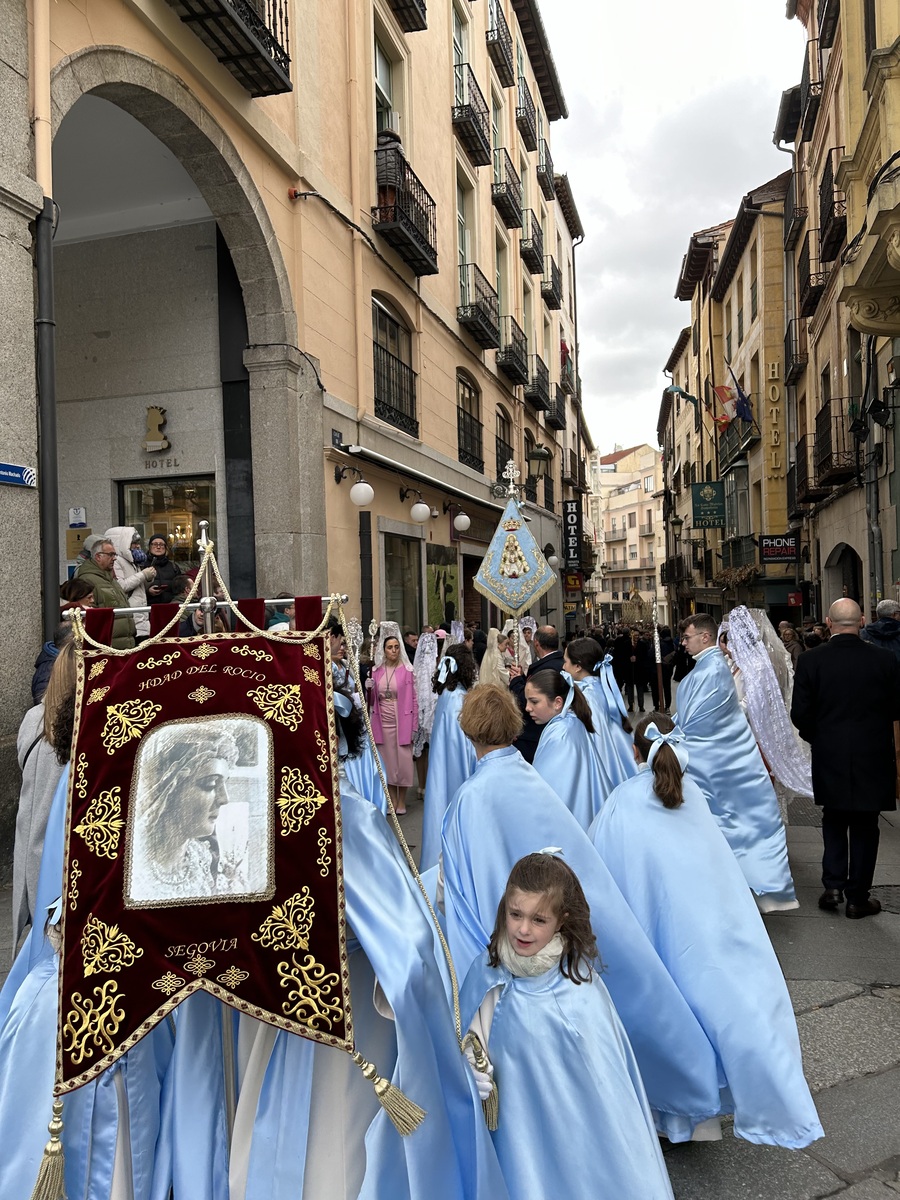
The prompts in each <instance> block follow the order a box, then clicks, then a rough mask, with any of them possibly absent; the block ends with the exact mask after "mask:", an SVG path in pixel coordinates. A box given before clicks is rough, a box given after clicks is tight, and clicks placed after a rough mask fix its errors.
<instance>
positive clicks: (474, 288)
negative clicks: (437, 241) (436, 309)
mask: <svg viewBox="0 0 900 1200" xmlns="http://www.w3.org/2000/svg"><path fill="white" fill-rule="evenodd" d="M456 319H457V321H459V323H460V325H463V326H465V328H466V329H467V330H468V331H469V333H470V334H471V335H472V337H473V338H474V339H475V341H476V342H477V343H478V345H479V346H481V347H482V348H483V349H485V350H492V349H496V348H497V347H498V346H499V345H500V301H499V298H498V296H497V293H496V292H495V291H494V289H493V288H492V287H491V285H490V284H489V283H488V281H487V279H486V278H485V276H484V275H483V274H482V272H481V271H479V269H478V267H476V265H475V264H474V263H466V264H465V265H464V266H461V267H460V268H459V307H458V308H457V310H456Z"/></svg>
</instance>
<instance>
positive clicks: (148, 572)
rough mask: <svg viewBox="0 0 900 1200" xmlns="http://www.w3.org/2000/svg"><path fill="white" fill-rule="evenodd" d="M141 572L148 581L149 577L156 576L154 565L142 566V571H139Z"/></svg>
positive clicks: (153, 577)
mask: <svg viewBox="0 0 900 1200" xmlns="http://www.w3.org/2000/svg"><path fill="white" fill-rule="evenodd" d="M141 574H142V575H143V577H144V578H145V579H146V580H147V582H148V583H149V582H150V580H151V579H155V578H156V567H144V569H143V571H141Z"/></svg>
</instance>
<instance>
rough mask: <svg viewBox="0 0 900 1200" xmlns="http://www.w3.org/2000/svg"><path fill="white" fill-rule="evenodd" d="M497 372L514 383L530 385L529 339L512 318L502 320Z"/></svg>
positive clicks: (502, 318)
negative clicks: (500, 372)
mask: <svg viewBox="0 0 900 1200" xmlns="http://www.w3.org/2000/svg"><path fill="white" fill-rule="evenodd" d="M497 370H498V371H502V372H503V374H504V375H505V376H506V378H507V379H509V380H511V381H512V382H513V383H528V338H526V336H525V334H524V332H523V331H522V330H521V329H520V328H519V326H518V324H517V323H516V321H515V320H514V319H513V318H512V317H501V318H500V349H499V350H498V351H497Z"/></svg>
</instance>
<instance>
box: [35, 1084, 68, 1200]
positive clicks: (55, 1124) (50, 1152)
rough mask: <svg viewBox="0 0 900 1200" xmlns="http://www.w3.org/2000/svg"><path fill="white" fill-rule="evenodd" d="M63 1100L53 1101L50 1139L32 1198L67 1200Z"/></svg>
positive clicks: (48, 1127) (49, 1128)
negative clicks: (63, 1140)
mask: <svg viewBox="0 0 900 1200" xmlns="http://www.w3.org/2000/svg"><path fill="white" fill-rule="evenodd" d="M62 1111H63V1102H62V1100H54V1101H53V1117H52V1119H51V1121H50V1124H49V1125H48V1126H47V1129H48V1131H49V1133H50V1141H49V1142H48V1143H47V1145H46V1146H45V1147H44V1156H43V1158H42V1159H41V1169H40V1171H38V1177H37V1183H35V1185H34V1191H33V1192H32V1193H31V1200H66V1179H65V1165H66V1164H65V1158H64V1156H63V1144H62V1137H61V1135H62V1130H63V1122H62Z"/></svg>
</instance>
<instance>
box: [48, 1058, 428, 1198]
mask: <svg viewBox="0 0 900 1200" xmlns="http://www.w3.org/2000/svg"><path fill="white" fill-rule="evenodd" d="M350 1057H351V1058H352V1059H353V1061H354V1062H355V1063H356V1065H357V1066H358V1067H359V1069H360V1070H361V1071H362V1073H363V1075H364V1076H365V1077H366V1079H368V1081H369V1083H371V1084H372V1086H373V1087H374V1089H375V1095H376V1096H377V1097H378V1103H379V1104H380V1105H381V1107H382V1108H383V1109H384V1111H385V1112H386V1113H387V1115H388V1116H389V1117H390V1118H391V1121H393V1123H394V1128H395V1129H396V1130H397V1132H398V1133H399V1134H400V1135H401V1136H402V1137H408V1136H409V1134H411V1133H413V1132H414V1131H415V1130H416V1129H418V1128H419V1126H420V1125H421V1124H422V1122H423V1121H424V1119H425V1109H424V1108H419V1106H418V1104H413V1102H412V1100H410V1099H409V1097H408V1096H404V1094H403V1092H401V1091H400V1089H399V1088H396V1087H394V1085H393V1084H392V1083H391V1082H390V1081H389V1080H387V1079H383V1078H382V1077H381V1076H380V1075H379V1074H378V1073H377V1072H376V1070H375V1065H374V1063H370V1062H366V1060H365V1059H364V1058H363V1056H362V1055H361V1054H360V1053H359V1051H358V1050H354V1052H353V1053H352V1054H351V1056H350ZM41 1200H43V1197H41Z"/></svg>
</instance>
